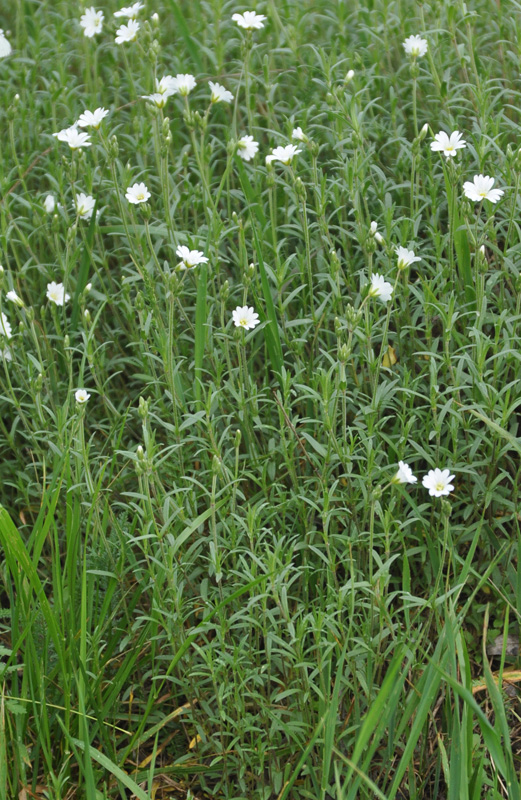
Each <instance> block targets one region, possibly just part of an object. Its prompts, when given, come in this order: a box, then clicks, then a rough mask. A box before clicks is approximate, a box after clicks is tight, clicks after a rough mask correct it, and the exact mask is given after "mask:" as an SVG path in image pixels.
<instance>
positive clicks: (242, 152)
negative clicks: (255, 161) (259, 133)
mask: <svg viewBox="0 0 521 800" xmlns="http://www.w3.org/2000/svg"><path fill="white" fill-rule="evenodd" d="M258 149H259V143H258V142H256V141H255V140H254V138H253V136H242V137H241V138H240V139H239V141H238V142H237V155H238V156H240V157H241V158H242V159H243V161H251V160H252V158H253V157H254V156H256V155H257V151H258Z"/></svg>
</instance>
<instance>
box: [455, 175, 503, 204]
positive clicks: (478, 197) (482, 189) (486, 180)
mask: <svg viewBox="0 0 521 800" xmlns="http://www.w3.org/2000/svg"><path fill="white" fill-rule="evenodd" d="M494 181H495V178H490V177H489V176H488V175H474V178H473V180H472V181H465V183H464V184H463V192H464V194H465V197H468V198H469V200H473V201H474V202H476V203H480V202H481V201H483V200H490V202H491V203H497V201H498V200H499V199H500V198H501V197H502V196H503V194H504V191H503V189H493V188H492V187H493V186H494Z"/></svg>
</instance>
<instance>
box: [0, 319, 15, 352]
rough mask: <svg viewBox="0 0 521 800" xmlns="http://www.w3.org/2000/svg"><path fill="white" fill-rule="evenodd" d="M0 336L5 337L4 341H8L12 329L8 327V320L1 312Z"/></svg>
mask: <svg viewBox="0 0 521 800" xmlns="http://www.w3.org/2000/svg"><path fill="white" fill-rule="evenodd" d="M0 336H5V338H6V339H10V338H11V336H12V329H11V326H10V325H9V320H8V319H7V317H6V315H5V314H4V312H3V311H2V312H1V313H0ZM9 360H10V359H9Z"/></svg>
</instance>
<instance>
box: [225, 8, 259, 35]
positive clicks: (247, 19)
mask: <svg viewBox="0 0 521 800" xmlns="http://www.w3.org/2000/svg"><path fill="white" fill-rule="evenodd" d="M232 19H233V21H234V22H236V23H237V25H238V26H239V28H244V30H246V31H252V30H254V29H255V28H256V29H257V30H259V29H260V28H264V20H265V19H266V17H265V16H264V15H263V14H256V13H255V11H245V12H244V14H233V15H232Z"/></svg>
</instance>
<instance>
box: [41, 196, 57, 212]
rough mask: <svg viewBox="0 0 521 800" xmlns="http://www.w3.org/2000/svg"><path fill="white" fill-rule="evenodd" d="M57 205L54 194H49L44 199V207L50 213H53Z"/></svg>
mask: <svg viewBox="0 0 521 800" xmlns="http://www.w3.org/2000/svg"><path fill="white" fill-rule="evenodd" d="M55 206H56V201H55V199H54V197H53V196H52V194H48V195H47V197H46V198H45V200H44V201H43V207H44V208H45V210H46V212H47V213H48V214H52V212H53V211H54V207H55Z"/></svg>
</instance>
